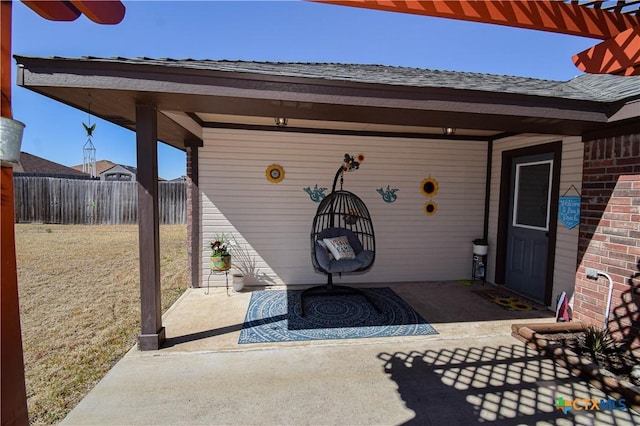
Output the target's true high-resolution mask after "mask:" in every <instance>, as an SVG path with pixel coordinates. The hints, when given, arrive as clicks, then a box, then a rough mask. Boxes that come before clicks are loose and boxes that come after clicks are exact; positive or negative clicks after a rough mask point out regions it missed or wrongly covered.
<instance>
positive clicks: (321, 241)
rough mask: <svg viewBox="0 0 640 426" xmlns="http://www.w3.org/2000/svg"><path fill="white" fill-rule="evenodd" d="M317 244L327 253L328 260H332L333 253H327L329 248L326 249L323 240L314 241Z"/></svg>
mask: <svg viewBox="0 0 640 426" xmlns="http://www.w3.org/2000/svg"><path fill="white" fill-rule="evenodd" d="M316 242H317V243H318V244H320V247H322V248H323V249H324V251H326V252H327V254H328V255H329V260H333V259H334V257H333V253H331V251H329V247H327V245H326V244H325V243H324V240H318V241H316Z"/></svg>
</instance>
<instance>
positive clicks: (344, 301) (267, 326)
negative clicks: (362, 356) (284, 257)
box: [238, 287, 438, 344]
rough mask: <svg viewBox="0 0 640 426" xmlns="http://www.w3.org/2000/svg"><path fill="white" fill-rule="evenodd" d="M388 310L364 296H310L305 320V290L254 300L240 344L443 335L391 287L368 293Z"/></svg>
mask: <svg viewBox="0 0 640 426" xmlns="http://www.w3.org/2000/svg"><path fill="white" fill-rule="evenodd" d="M362 291H363V292H365V293H366V294H367V295H369V297H371V298H372V299H373V300H374V301H375V302H376V304H377V305H378V306H379V307H380V308H381V309H382V313H378V311H376V309H375V307H374V306H373V305H371V303H370V302H369V301H368V300H367V299H366V298H364V297H363V296H360V295H355V294H354V295H339V296H309V297H307V298H305V316H304V317H303V316H301V315H300V294H301V293H302V290H260V291H255V292H253V293H252V294H251V300H250V302H249V308H248V309H247V315H246V317H245V320H244V323H243V324H242V330H240V338H239V339H238V343H239V344H244V343H265V342H294V341H302V340H326V339H361V338H369V337H390V336H413V335H429V334H438V332H437V331H436V330H435V329H434V328H433V327H432V326H431V324H429V323H428V322H427V321H425V320H424V319H423V318H422V317H421V316H420V315H419V314H418V313H417V312H416V311H415V310H414V309H413V308H412V307H411V306H410V305H409V304H408V303H407V302H405V301H404V300H402V298H401V297H400V296H398V295H397V294H396V293H395V292H394V291H393V290H391V289H390V288H388V287H382V288H363V289H362Z"/></svg>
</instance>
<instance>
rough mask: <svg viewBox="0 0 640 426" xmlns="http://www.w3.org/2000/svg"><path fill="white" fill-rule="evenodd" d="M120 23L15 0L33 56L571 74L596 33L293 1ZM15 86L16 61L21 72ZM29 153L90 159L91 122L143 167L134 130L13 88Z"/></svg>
mask: <svg viewBox="0 0 640 426" xmlns="http://www.w3.org/2000/svg"><path fill="white" fill-rule="evenodd" d="M123 3H124V5H125V7H126V15H125V18H124V20H123V21H122V22H121V23H120V24H118V25H99V24H96V23H94V22H92V21H90V20H89V19H87V18H86V17H85V16H84V15H83V16H80V18H78V19H77V20H76V21H73V22H53V21H47V20H45V19H44V18H41V17H40V16H39V15H37V14H36V13H35V12H33V11H32V10H31V9H29V8H27V7H26V6H25V5H24V4H22V3H21V2H20V1H18V0H16V1H14V2H13V5H14V6H13V53H14V54H18V55H26V56H42V57H49V56H64V57H81V56H97V57H114V56H121V57H149V58H174V59H184V58H193V59H227V60H245V61H281V62H332V63H358V64H380V65H392V66H405V67H416V68H425V69H437V70H450V71H465V72H478V73H488V74H499V75H514V76H522V77H532V78H541V79H548V80H563V81H564V80H569V79H571V78H573V77H575V76H578V75H580V74H581V72H580V71H579V70H578V69H577V68H575V66H574V65H573V63H572V62H571V56H572V55H574V54H576V53H578V52H581V51H583V50H585V49H587V48H589V47H591V46H593V45H595V44H596V43H597V42H598V40H594V39H588V38H583V37H576V36H569V35H562V34H553V33H547V32H541V31H531V30H524V29H518V28H509V27H502V26H497V25H488V24H480V23H472V22H462V21H456V20H450V19H443V18H431V17H425V16H418V15H407V14H399V13H390V12H383V11H375V10H366V9H360V8H353V7H345V6H335V5H329V4H321V3H311V2H306V1H300V0H290V1H255V2H248V1H193V2H191V1H159V2H158V1H129V0H123ZM13 74H14V75H13V81H15V67H14V70H13ZM13 116H14V119H16V120H19V121H22V122H23V123H25V125H26V127H25V131H24V136H23V143H22V151H24V152H28V153H31V154H34V155H37V156H40V157H43V158H46V159H48V160H51V161H55V162H57V163H60V164H64V165H67V166H73V165H77V164H81V163H82V159H83V154H82V147H83V145H84V144H85V142H86V141H87V135H86V132H85V130H84V128H83V126H82V123H83V122H84V123H87V124H88V123H89V119H90V120H91V123H96V129H95V131H94V133H93V144H94V145H95V147H96V158H97V159H98V160H111V161H113V162H115V163H120V164H125V165H130V166H135V165H136V146H135V133H134V132H132V131H130V130H127V129H123V128H121V127H119V126H117V125H115V124H111V123H109V122H106V121H103V120H100V119H98V118H96V117H91V118H90V117H89V116H88V114H87V113H85V112H82V111H80V110H76V109H74V108H71V107H68V106H66V105H64V104H62V103H59V102H57V101H54V100H51V99H49V98H46V97H44V96H42V95H38V94H36V93H34V92H31V91H29V90H27V89H24V88H20V87H16V86H15V84H14V87H13ZM158 169H159V172H158V173H159V176H160V177H162V178H165V179H173V178H176V177H179V176H182V175H184V174H185V169H186V167H185V155H184V153H183V152H182V151H180V150H177V149H175V148H172V147H169V146H167V145H165V144H162V143H160V144H159V145H158Z"/></svg>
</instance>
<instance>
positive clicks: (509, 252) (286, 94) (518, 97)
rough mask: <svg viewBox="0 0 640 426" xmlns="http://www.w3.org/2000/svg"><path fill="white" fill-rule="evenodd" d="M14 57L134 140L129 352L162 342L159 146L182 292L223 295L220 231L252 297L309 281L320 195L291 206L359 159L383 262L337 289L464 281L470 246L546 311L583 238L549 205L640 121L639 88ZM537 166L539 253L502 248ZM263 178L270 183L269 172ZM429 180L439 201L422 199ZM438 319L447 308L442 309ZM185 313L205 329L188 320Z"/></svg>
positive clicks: (494, 277) (633, 81)
mask: <svg viewBox="0 0 640 426" xmlns="http://www.w3.org/2000/svg"><path fill="white" fill-rule="evenodd" d="M16 59H17V62H18V82H19V84H20V85H21V86H23V87H25V88H28V89H30V90H33V91H36V92H38V93H41V94H43V95H45V96H48V97H51V98H53V99H57V100H59V101H62V102H65V103H67V104H68V105H72V106H74V107H76V108H79V109H81V110H85V111H87V112H89V102H91V113H92V114H95V115H97V116H99V117H101V118H103V119H105V120H108V121H111V122H113V123H116V124H118V125H121V126H124V127H126V128H129V129H131V130H135V131H136V134H137V149H138V171H139V175H138V177H139V200H140V206H141V207H140V215H139V217H140V254H141V259H140V263H141V300H142V332H141V335H140V339H139V347H140V349H143V350H148V349H158V348H160V347H162V345H163V342H164V340H165V338H166V333H167V330H166V328H165V325H164V324H163V321H162V318H161V315H160V308H159V307H160V292H159V290H158V289H159V279H160V278H159V252H158V232H157V228H158V211H157V209H158V205H157V150H156V143H157V141H162V142H164V143H167V144H170V145H172V146H174V147H177V148H179V149H184V150H185V151H186V153H187V173H188V184H189V190H188V212H189V214H188V215H189V218H188V237H189V247H188V250H189V256H190V262H189V268H190V282H189V286H190V287H193V288H198V287H202V286H204V285H209V284H211V285H213V286H216V285H217V286H223V285H224V282H225V280H224V277H223V276H219V275H216V276H213V277H212V276H211V274H210V269H209V255H210V252H209V248H208V244H209V242H210V241H212V240H213V239H215V238H216V236H217V235H218V234H220V233H227V234H231V235H233V237H234V238H235V239H236V240H237V241H238V243H239V245H240V246H241V247H242V248H243V250H245V252H246V254H247V256H248V258H249V259H250V265H249V266H250V271H249V274H248V276H247V277H246V278H247V279H248V281H249V284H250V285H253V286H258V287H259V286H273V285H278V286H307V285H314V284H318V283H321V282H323V281H324V280H325V279H324V278H323V276H322V275H320V274H315V273H314V272H313V269H312V268H311V262H310V259H309V240H308V235H309V230H310V226H311V221H312V218H313V215H314V212H315V210H316V207H317V204H316V202H317V201H319V199H321V198H322V194H319V196H318V197H317V198H316V199H314V197H313V191H311V190H310V191H308V192H309V194H307V193H306V192H305V191H307V189H310V188H313V186H314V184H315V187H316V189H317V191H319V192H321V190H322V188H321V187H322V186H328V184H329V183H330V179H331V177H332V175H333V173H334V171H335V169H336V166H338V165H339V164H336V162H338V163H339V161H340V159H341V158H342V157H343V156H344V153H345V152H351V154H362V156H363V158H365V161H364V163H363V165H362V167H361V168H360V170H359V171H357V172H355V173H353V175H351V174H349V176H348V177H346V178H345V185H346V188H347V189H349V190H351V191H353V192H355V193H358V194H360V195H361V196H362V198H363V200H364V201H365V203H366V204H367V205H368V206H369V209H370V210H371V213H372V216H373V220H374V226H375V228H376V237H377V239H378V245H379V247H380V249H379V252H378V256H377V260H376V264H375V265H374V267H373V269H372V270H371V271H370V272H368V273H367V274H365V275H358V276H354V277H348V276H346V275H345V276H344V277H343V282H344V283H346V284H354V285H362V284H363V283H374V284H380V283H394V284H393V285H392V286H393V287H394V289H395V287H396V286H397V285H396V284H395V283H405V282H406V283H411V282H424V280H426V281H454V280H457V279H460V278H467V277H468V276H469V268H470V266H471V265H470V262H471V259H472V257H473V256H472V253H471V241H472V240H473V239H475V238H478V237H484V238H486V239H487V240H488V242H489V247H490V248H489V254H488V256H487V258H486V259H485V260H486V276H485V277H486V279H487V280H488V281H489V282H490V283H494V284H499V285H504V286H505V287H506V288H508V289H510V290H513V291H516V292H519V293H522V294H523V295H525V296H528V297H530V298H532V299H534V300H536V301H538V302H539V303H541V304H543V305H545V306H547V307H549V308H551V309H554V307H555V300H556V297H557V296H558V295H559V294H560V292H562V291H565V292H567V294H568V295H569V297H570V298H571V297H572V296H573V294H574V283H575V279H576V273H577V272H576V271H577V266H576V265H577V264H578V253H579V247H578V242H579V238H580V234H579V228H578V227H576V226H575V225H573V226H566V225H563V224H561V223H560V222H559V221H558V220H557V217H558V200H559V198H560V196H561V195H566V194H567V193H568V191H569V190H570V189H571V188H574V189H575V190H576V191H578V193H580V191H581V188H582V186H583V182H582V169H583V164H584V163H583V158H584V151H585V149H584V145H585V141H591V140H595V139H598V138H603V137H605V138H616V137H619V136H624V135H632V137H633V131H634V130H633V129H636V128H637V127H635V126H637V123H638V120H639V119H640V111H639V110H638V108H637V98H638V96H640V84H638V78H640V77H618V76H612V75H583V76H580V77H577V78H575V79H573V80H571V81H567V82H555V81H546V80H536V79H530V78H519V77H509V76H493V75H483V74H473V73H459V72H448V71H433V70H419V69H412V68H403V67H388V66H376V65H357V64H322V63H320V64H317V63H308V64H307V63H268V62H238V61H207V60H204V61H196V60H170V59H159V60H154V59H149V58H141V59H133V58H33V57H24V56H17V57H16ZM443 129H445V130H446V131H443ZM615 143H616V146H619V150H620V153H619V154H618V157H624V156H628V158H629V159H628V160H626V159H625V164H630V163H629V162H630V161H634V158H636V157H634V156H635V155H637V153H636V152H635V151H633V146H634V142H633V141H632V140H629V141H624V142H615ZM541 159H542V161H541ZM523 161H525V163H523ZM526 161H528V163H526ZM540 164H542V165H543V167H544V168H545V170H547V171H546V172H544V173H546V174H547V175H548V181H545V182H542V183H540V185H541V186H540V188H542V189H544V191H546V194H547V195H545V196H544V197H543V198H542V199H539V200H526V199H524V198H523V200H525V201H527V202H528V201H532V202H534V203H538V202H539V204H536V205H537V206H538V207H535V208H533V209H532V208H531V205H529V206H528V207H527V205H526V204H523V205H522V209H529V210H526V211H538V210H540V212H541V215H540V216H541V217H540V218H537V217H536V218H534V219H535V220H537V221H539V224H534V225H535V226H529V225H527V224H523V226H522V228H532V229H536V230H537V232H538V234H537V235H539V236H540V237H536V238H539V239H538V240H533V239H532V240H522V239H521V237H519V236H518V235H517V234H515V233H514V232H515V231H514V230H515V228H516V225H520V224H519V223H518V224H516V221H515V219H513V218H515V216H514V214H513V212H514V211H515V209H516V207H517V206H516V203H514V200H515V199H516V198H514V196H513V194H514V191H515V189H514V188H516V186H517V185H516V181H515V179H516V177H517V176H519V175H518V173H516V169H518V168H519V165H523V166H529V165H531V166H533V168H532V170H534V171H535V170H537V167H538V165H540ZM274 166H277V167H280V168H281V170H282V173H281V175H280V178H279V179H277V180H274V179H270V176H269V173H268V171H269V170H270V169H269V168H270V167H274ZM265 169H266V170H267V172H265ZM523 170H524V168H523ZM536 173H537V172H536ZM536 173H534V175H532V176H540V174H539V173H537V174H536ZM544 173H543V175H542V177H543V178H544V179H547V178H546V177H545V174H544ZM265 174H266V175H267V176H265ZM523 176H524V175H523ZM425 180H431V181H433V182H435V183H436V185H435V187H436V188H439V191H433V192H431V193H426V192H425V191H424V190H421V189H420V186H421V183H420V182H421V181H422V182H425ZM536 185H538V184H536ZM385 186H386V187H387V188H388V189H390V188H392V187H393V188H394V189H398V190H399V192H398V194H399V195H398V202H396V203H387V202H385V201H384V200H383V199H381V198H380V196H379V195H378V193H380V189H382V190H383V189H384V187H385ZM379 187H380V188H379ZM534 187H537V186H534ZM376 188H379V190H378V191H377V192H378V193H376ZM310 195H311V197H310ZM317 195H318V194H317ZM428 205H431V206H436V208H435V209H433V208H432V209H431V210H429V209H427V206H428ZM540 206H541V208H539V207H540ZM523 211H525V210H523ZM519 218H520V216H518V220H520V219H519ZM523 218H524V219H523V220H525V221H526V220H534V219H531V218H530V217H528V216H527V215H524V216H523ZM512 228H513V230H512ZM586 238H589V237H588V235H587V236H586ZM523 241H524V243H523ZM538 247H542V248H543V249H544V250H542V251H540V250H538ZM527 250H529V251H527ZM531 250H534V251H531ZM531 260H535V262H536V263H527V262H530V261H531ZM519 262H520V263H519ZM522 262H524V263H522ZM514 273H515V275H514ZM445 306H446V307H447V309H448V310H449V311H451V312H456V311H457V310H458V309H459V308H458V306H457V304H456V302H455V301H453V300H452V301H451V302H450V303H448V304H446V305H445ZM183 315H187V316H189V317H191V318H192V319H194V321H195V322H194V324H195V323H197V321H196V320H195V319H196V318H201V317H200V315H201V313H200V311H198V310H192V311H189V312H184V313H183ZM227 325H228V324H227ZM225 326H226V325H215V324H214V325H212V326H211V327H213V329H216V328H218V327H225ZM194 328H195V329H198V328H197V327H194ZM182 333H183V334H189V333H188V332H187V331H183V332H182ZM170 335H172V336H176V334H174V332H171V333H170Z"/></svg>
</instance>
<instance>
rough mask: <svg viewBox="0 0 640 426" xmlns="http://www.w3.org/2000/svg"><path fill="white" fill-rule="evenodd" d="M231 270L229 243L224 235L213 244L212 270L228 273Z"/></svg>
mask: <svg viewBox="0 0 640 426" xmlns="http://www.w3.org/2000/svg"><path fill="white" fill-rule="evenodd" d="M229 269H231V253H229V241H228V240H227V238H226V237H225V236H224V234H223V235H220V236H218V237H217V238H216V239H215V240H214V241H212V242H211V270H212V271H228V270H229Z"/></svg>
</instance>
